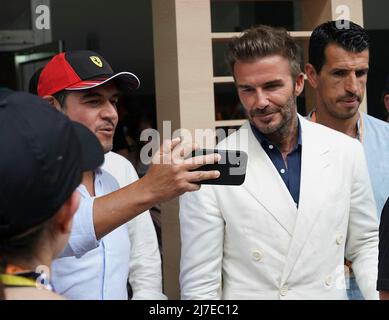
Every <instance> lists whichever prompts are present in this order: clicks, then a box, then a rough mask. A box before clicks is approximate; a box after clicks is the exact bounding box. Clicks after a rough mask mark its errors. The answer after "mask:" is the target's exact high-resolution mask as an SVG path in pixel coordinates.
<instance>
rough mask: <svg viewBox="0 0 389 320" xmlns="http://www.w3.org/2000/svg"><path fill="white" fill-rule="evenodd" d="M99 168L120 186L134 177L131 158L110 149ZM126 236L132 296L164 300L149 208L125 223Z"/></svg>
mask: <svg viewBox="0 0 389 320" xmlns="http://www.w3.org/2000/svg"><path fill="white" fill-rule="evenodd" d="M102 168H103V169H104V170H105V171H107V172H109V173H110V174H111V175H112V176H113V177H114V178H115V179H116V180H117V182H118V183H119V185H120V187H121V188H123V187H125V186H126V185H128V184H130V183H132V182H134V181H136V180H138V175H137V173H136V171H135V169H134V167H133V166H132V164H131V162H130V161H128V160H127V159H125V158H124V157H122V156H121V155H119V154H116V153H114V152H108V153H107V154H106V155H105V161H104V164H103V166H102ZM127 225H128V231H129V237H130V246H131V251H130V273H129V282H130V284H131V288H132V291H133V297H132V299H134V300H139V299H141V300H161V299H162V300H164V299H166V296H165V295H164V294H163V293H162V271H161V255H160V252H159V248H158V240H157V235H156V232H155V228H154V225H153V222H152V220H151V216H150V212H149V211H146V212H144V213H142V214H140V215H138V216H137V217H135V218H134V219H132V220H130V221H129V222H128V223H127Z"/></svg>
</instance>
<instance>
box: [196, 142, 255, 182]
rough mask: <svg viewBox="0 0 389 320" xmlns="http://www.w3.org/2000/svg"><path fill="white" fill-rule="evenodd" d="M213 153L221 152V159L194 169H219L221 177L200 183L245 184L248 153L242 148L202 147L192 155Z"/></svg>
mask: <svg viewBox="0 0 389 320" xmlns="http://www.w3.org/2000/svg"><path fill="white" fill-rule="evenodd" d="M212 153H218V154H220V155H221V159H220V161H219V162H218V163H214V164H205V165H203V166H201V167H199V168H197V169H196V170H194V171H209V170H219V171H220V177H219V178H217V179H209V180H203V181H200V182H199V184H212V185H231V186H238V185H241V184H243V182H244V180H245V178H246V169H247V158H248V157H247V153H246V152H244V151H240V150H219V149H215V150H213V149H201V150H196V151H194V152H193V153H192V157H194V156H199V155H206V154H212Z"/></svg>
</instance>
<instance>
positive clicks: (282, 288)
mask: <svg viewBox="0 0 389 320" xmlns="http://www.w3.org/2000/svg"><path fill="white" fill-rule="evenodd" d="M288 290H289V289H288V286H287V285H284V286H282V287H281V289H280V295H281V296H283V297H284V296H286V294H287V293H288Z"/></svg>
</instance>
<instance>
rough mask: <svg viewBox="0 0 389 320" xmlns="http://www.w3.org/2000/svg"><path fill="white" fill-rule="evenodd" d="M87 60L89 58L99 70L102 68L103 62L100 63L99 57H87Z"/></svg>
mask: <svg viewBox="0 0 389 320" xmlns="http://www.w3.org/2000/svg"><path fill="white" fill-rule="evenodd" d="M89 58H90V59H91V60H92V62H93V63H94V64H95V65H96V66H98V67H99V68H102V67H103V61H101V60H100V58H99V57H96V56H91V57H89Z"/></svg>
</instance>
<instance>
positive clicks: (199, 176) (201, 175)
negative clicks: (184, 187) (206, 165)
mask: <svg viewBox="0 0 389 320" xmlns="http://www.w3.org/2000/svg"><path fill="white" fill-rule="evenodd" d="M219 177H220V172H219V171H217V170H211V171H192V172H188V173H187V180H188V181H189V182H190V183H196V182H201V181H203V180H209V179H217V178H219Z"/></svg>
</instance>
